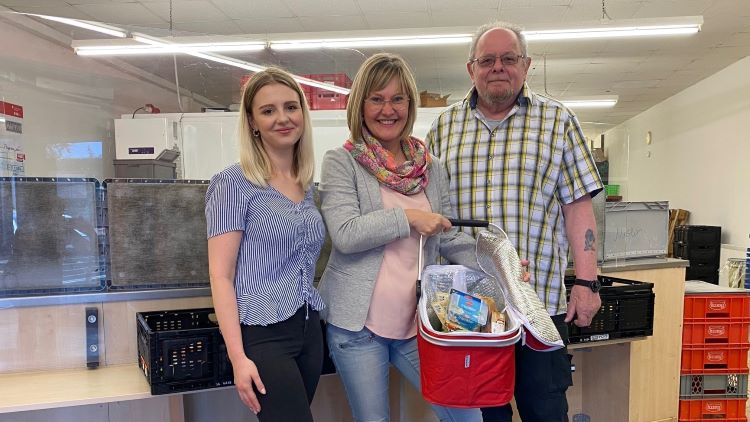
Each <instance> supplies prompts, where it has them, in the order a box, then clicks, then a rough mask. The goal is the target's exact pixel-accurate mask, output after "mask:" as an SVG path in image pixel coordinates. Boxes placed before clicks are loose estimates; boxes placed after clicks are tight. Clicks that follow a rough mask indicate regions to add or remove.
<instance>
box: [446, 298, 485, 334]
mask: <svg viewBox="0 0 750 422" xmlns="http://www.w3.org/2000/svg"><path fill="white" fill-rule="evenodd" d="M488 316H489V307H488V306H487V303H485V302H484V301H483V300H482V299H480V298H478V297H475V296H472V295H470V294H468V293H464V292H462V291H460V290H456V289H451V290H450V296H449V298H448V311H447V315H446V322H447V323H448V324H446V325H448V326H449V327H450V326H453V327H454V328H459V327H460V328H462V329H464V330H467V331H479V329H480V328H481V327H482V326H483V325H484V324H486V323H487V317H488ZM455 326H458V327H455Z"/></svg>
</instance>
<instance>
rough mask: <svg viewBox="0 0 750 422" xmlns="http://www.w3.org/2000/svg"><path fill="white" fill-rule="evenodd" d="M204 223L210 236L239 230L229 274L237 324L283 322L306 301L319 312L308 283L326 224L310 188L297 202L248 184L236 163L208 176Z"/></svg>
mask: <svg viewBox="0 0 750 422" xmlns="http://www.w3.org/2000/svg"><path fill="white" fill-rule="evenodd" d="M206 222H207V226H208V229H207V232H208V237H209V238H211V237H213V236H217V235H220V234H223V233H227V232H230V231H242V232H244V233H243V235H242V241H241V242H240V250H239V254H238V256H237V269H236V272H235V276H234V289H235V291H236V294H237V305H238V308H239V314H240V323H242V324H246V325H268V324H273V323H277V322H280V321H284V320H286V319H288V318H289V317H291V316H292V315H294V313H295V312H296V311H297V310H298V309H299V308H300V306H302V304H303V303H305V302H307V303H308V304H309V305H310V306H311V307H312V308H313V309H315V310H318V311H319V310H321V309H323V307H324V306H325V305H324V304H323V299H321V297H320V295H319V294H318V291H317V290H315V288H314V287H313V285H312V281H313V277H314V276H315V263H316V262H317V260H318V255H319V254H320V248H321V246H322V245H323V240H324V237H325V226H324V224H323V219H322V217H321V216H320V213H319V212H318V209H317V208H316V207H315V202H314V201H313V196H312V189H308V191H307V192H306V194H305V199H304V200H302V202H300V203H299V204H297V203H295V202H293V201H291V200H290V199H289V198H287V197H286V196H284V195H283V194H282V193H281V192H279V191H277V190H276V189H274V188H273V187H270V186H269V187H266V188H263V187H259V186H256V185H254V184H252V183H250V181H248V180H247V179H246V178H245V176H244V174H243V173H242V169H241V168H240V166H239V164H235V165H232V166H230V167H227V168H226V169H225V170H223V171H222V172H220V173H218V174H216V175H215V176H214V177H212V178H211V184H210V185H209V186H208V191H207V192H206Z"/></svg>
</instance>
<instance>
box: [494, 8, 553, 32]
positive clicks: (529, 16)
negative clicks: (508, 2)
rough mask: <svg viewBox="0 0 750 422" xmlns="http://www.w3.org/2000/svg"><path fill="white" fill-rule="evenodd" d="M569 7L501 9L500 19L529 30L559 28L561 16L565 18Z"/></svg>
mask: <svg viewBox="0 0 750 422" xmlns="http://www.w3.org/2000/svg"><path fill="white" fill-rule="evenodd" d="M567 7H568V6H545V7H543V8H541V10H540V9H538V8H534V7H505V3H504V2H503V4H502V6H501V7H500V14H499V15H498V19H500V20H503V21H506V22H512V23H515V24H517V25H521V26H522V27H524V28H527V29H536V28H551V27H559V26H560V25H559V23H560V16H564V15H565V12H566V11H567Z"/></svg>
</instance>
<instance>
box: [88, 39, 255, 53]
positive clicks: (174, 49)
mask: <svg viewBox="0 0 750 422" xmlns="http://www.w3.org/2000/svg"><path fill="white" fill-rule="evenodd" d="M264 48H266V44H265V43H262V42H236V43H195V44H163V45H123V46H87V47H85V46H80V47H74V50H75V52H76V54H78V55H79V56H121V55H142V54H190V53H213V52H231V51H235V52H241V51H260V50H263V49H264Z"/></svg>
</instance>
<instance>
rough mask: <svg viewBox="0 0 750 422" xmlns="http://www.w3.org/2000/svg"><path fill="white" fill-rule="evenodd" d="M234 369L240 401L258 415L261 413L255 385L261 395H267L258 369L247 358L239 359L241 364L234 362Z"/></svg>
mask: <svg viewBox="0 0 750 422" xmlns="http://www.w3.org/2000/svg"><path fill="white" fill-rule="evenodd" d="M232 368H234V384H235V385H236V386H237V392H238V393H239V394H240V399H241V400H242V402H243V403H245V406H247V407H248V408H250V411H252V412H253V413H254V414H256V415H257V414H258V412H260V403H259V402H258V397H256V395H255V391H254V390H253V384H255V388H256V389H257V390H258V391H259V392H260V393H261V394H266V387H265V386H264V385H263V381H261V380H260V375H259V374H258V368H257V367H256V366H255V363H253V361H251V360H250V359H248V358H247V357H243V358H241V359H239V362H234V361H233V362H232Z"/></svg>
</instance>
